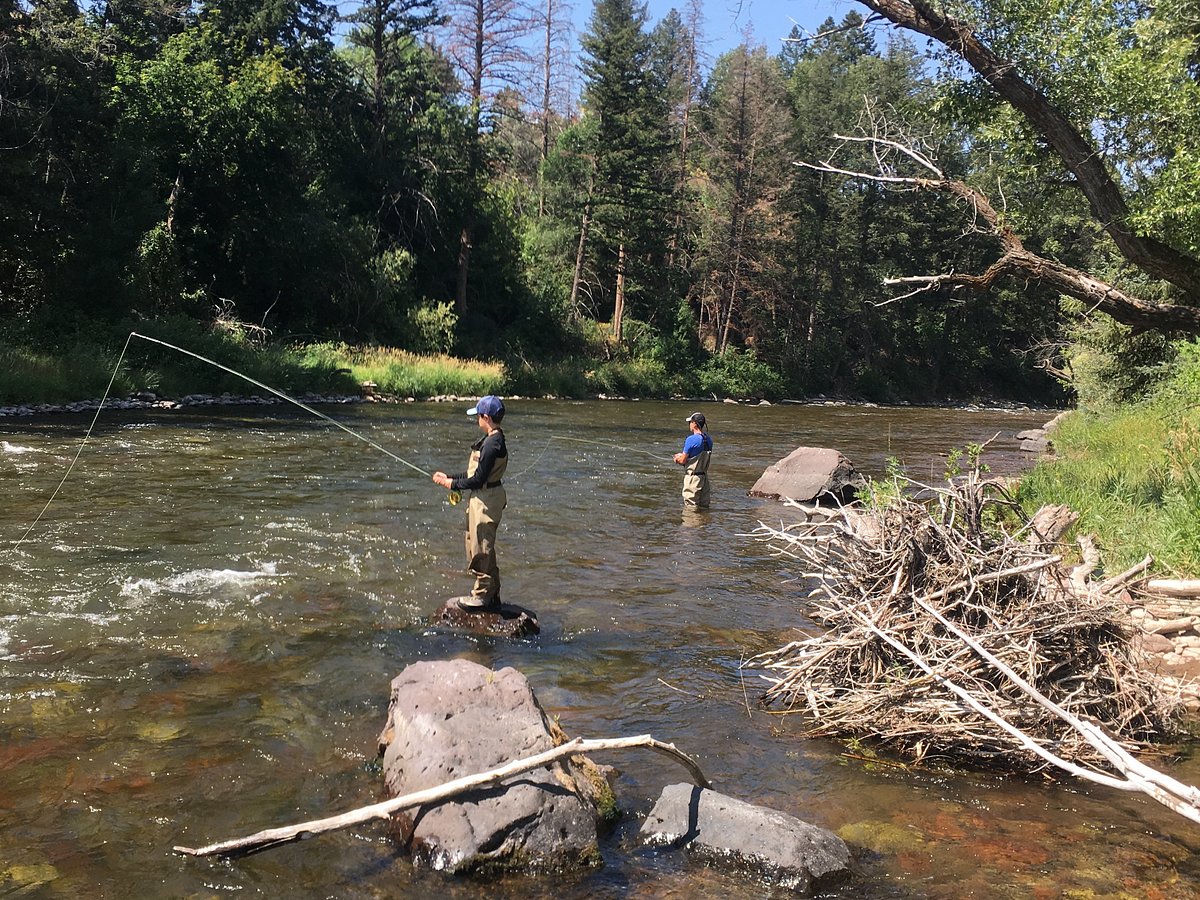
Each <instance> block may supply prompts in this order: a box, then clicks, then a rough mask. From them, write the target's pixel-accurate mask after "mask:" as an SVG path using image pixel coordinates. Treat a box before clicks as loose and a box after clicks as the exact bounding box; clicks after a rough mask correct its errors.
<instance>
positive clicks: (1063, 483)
mask: <svg viewBox="0 0 1200 900" xmlns="http://www.w3.org/2000/svg"><path fill="white" fill-rule="evenodd" d="M1053 441H1054V447H1055V451H1056V453H1057V454H1058V458H1057V459H1054V460H1052V461H1045V462H1042V463H1040V464H1039V465H1038V466H1037V467H1036V468H1035V469H1034V470H1033V471H1032V472H1031V473H1030V474H1028V475H1026V476H1025V477H1024V478H1023V479H1022V480H1021V485H1020V488H1019V491H1018V498H1019V499H1020V501H1021V504H1022V506H1023V507H1024V508H1025V510H1026V511H1027V512H1029V513H1032V512H1034V511H1035V510H1036V509H1037V508H1038V507H1039V506H1041V505H1042V504H1043V503H1066V504H1068V505H1069V506H1071V507H1072V508H1073V509H1075V510H1077V511H1078V512H1079V513H1080V520H1079V524H1078V525H1077V526H1076V531H1077V532H1078V533H1090V534H1093V535H1095V536H1096V538H1097V542H1098V543H1099V545H1100V547H1101V549H1102V551H1103V554H1104V560H1105V565H1106V568H1108V569H1109V570H1111V571H1110V573H1109V574H1115V573H1116V572H1119V571H1121V570H1123V569H1124V568H1126V567H1128V566H1130V565H1132V564H1133V563H1135V562H1137V561H1138V560H1140V559H1141V558H1142V557H1143V556H1145V555H1146V554H1147V553H1149V554H1152V555H1153V556H1154V558H1155V559H1156V560H1157V562H1158V564H1159V565H1158V568H1159V569H1160V570H1167V571H1170V572H1172V573H1174V574H1177V575H1180V576H1185V575H1186V576H1195V575H1200V411H1197V410H1196V409H1195V408H1194V407H1190V406H1188V405H1187V404H1178V403H1174V402H1172V403H1164V402H1154V401H1152V402H1148V403H1145V404H1141V405H1137V406H1130V407H1121V408H1116V409H1110V410H1108V411H1106V412H1102V413H1091V412H1082V411H1081V412H1076V413H1073V414H1072V415H1071V416H1070V417H1068V418H1067V419H1066V420H1065V421H1064V422H1063V423H1062V425H1061V426H1060V427H1059V429H1058V430H1057V431H1056V432H1055V433H1054V435H1053Z"/></svg>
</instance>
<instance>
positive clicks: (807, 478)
mask: <svg viewBox="0 0 1200 900" xmlns="http://www.w3.org/2000/svg"><path fill="white" fill-rule="evenodd" d="M865 486H866V479H865V478H863V476H862V475H860V474H859V472H858V470H857V469H855V468H854V465H853V464H852V463H851V462H850V460H848V459H846V457H844V456H842V454H840V453H838V452H837V451H836V450H830V449H828V448H824V447H797V448H796V449H795V450H793V451H792V452H791V453H789V454H788V455H787V456H785V457H784V458H783V459H781V460H779V462H777V463H775V464H774V465H771V466H768V467H767V469H766V471H764V472H763V473H762V475H761V476H759V479H758V481H756V482H754V487H752V488H750V496H751V497H766V498H768V499H771V500H781V499H783V498H785V497H788V498H791V499H792V500H796V501H797V502H799V503H812V502H814V501H819V500H836V501H838V502H841V503H848V502H849V501H850V500H852V499H854V494H855V492H856V491H858V490H859V489H861V488H863V487H865Z"/></svg>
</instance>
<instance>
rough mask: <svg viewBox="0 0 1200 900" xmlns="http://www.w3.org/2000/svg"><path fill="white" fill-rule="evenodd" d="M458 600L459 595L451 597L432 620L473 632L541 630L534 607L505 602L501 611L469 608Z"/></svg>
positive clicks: (512, 634) (510, 633)
mask: <svg viewBox="0 0 1200 900" xmlns="http://www.w3.org/2000/svg"><path fill="white" fill-rule="evenodd" d="M458 600H459V598H458V597H452V598H451V599H449V600H447V601H446V602H445V603H443V604H442V607H441V609H439V610H438V611H437V612H435V613H434V614H433V616H432V618H431V619H430V622H431V623H432V624H434V625H439V626H443V627H448V628H453V629H455V630H458V631H469V632H470V633H471V634H494V635H497V636H499V637H513V638H516V637H528V636H529V635H533V634H537V633H538V632H539V631H540V630H541V629H540V628H539V627H538V620H537V613H535V612H534V611H533V610H531V609H525V608H524V607H521V606H514V605H513V604H511V603H502V604H500V611H499V612H467V611H466V610H465V609H463V608H462V607H460V606H459V605H458Z"/></svg>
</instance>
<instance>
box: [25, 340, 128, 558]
mask: <svg viewBox="0 0 1200 900" xmlns="http://www.w3.org/2000/svg"><path fill="white" fill-rule="evenodd" d="M133 335H134V332H132V331H131V332H130V333H129V337H127V338H125V346H124V347H122V348H121V355H120V356H118V357H117V364H116V365H115V366H114V367H113V372H112V376H111V377H110V378H109V379H108V387H106V388H105V389H104V396H103V397H101V398H100V405H99V406H97V407H96V414H95V415H94V416H92V424H90V425H89V426H88V429H87V431H86V432H85V433H84V435H83V443H81V444H80V445H79V449H78V450H76V451H75V458H74V459H72V460H71V465H69V466H67V472H66V474H65V475H63V477H62V481H60V482H59V483H58V487H56V488H55V489H54V493H53V494H51V495H50V499H49V500H47V501H46V505H45V506H43V507H42V511H41V512H40V513H38V514H37V518H36V519H34V520H33V524H32V525H30V526H29V527H28V528H26V529H25V533H24V534H23V535H21V538H20V540H18V541H17V542H16V543H15V544H14V545H13V550H16V549H17V548H18V547H20V546H21V545H22V544H23V543H25V539H26V538H27V537H29V535H30V533H31V532H32V531H33V529H35V528H37V524H38V522H40V521H42V516H44V515H45V514H46V510H48V509H49V508H50V504H51V503H53V502H54V498H55V497H57V496H58V492H59V491H61V490H62V486H63V485H64V484H66V483H67V479H68V478H70V477H71V471H72V470H73V469H74V468H75V463H77V462H79V456H80V454H82V453H83V448H84V447H86V446H87V442H88V438H90V437H91V436H92V430H93V429H94V428H95V427H96V422H97V420H99V418H100V410H102V409H104V401H106V400H107V399H108V394H109V391H111V390H112V386H113V382H114V381H116V380H117V372H118V371H120V369H121V361H122V360H124V359H125V351H126V350H128V349H129V342H130V341H131V340H132V339H133Z"/></svg>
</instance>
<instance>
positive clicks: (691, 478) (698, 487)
mask: <svg viewBox="0 0 1200 900" xmlns="http://www.w3.org/2000/svg"><path fill="white" fill-rule="evenodd" d="M687 423H688V428H689V429H691V434H689V435H688V436H687V440H685V441H684V442H683V449H682V450H680V451H679V452H678V453H676V454H675V456H674V457H673V459H674V460H675V462H677V463H678V464H679V465H681V466H686V467H687V468H686V469H684V473H683V502H684V503H685V504H686V505H687V506H696V507H700V508H703V509H706V508H707V507H708V498H709V483H708V463H709V460H710V459H712V448H713V442H712V438H710V437H709V436H708V425H707V423H706V422H705V420H704V413H698V412H697V413H692V414H691V415H690V416H688V417H687Z"/></svg>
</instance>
